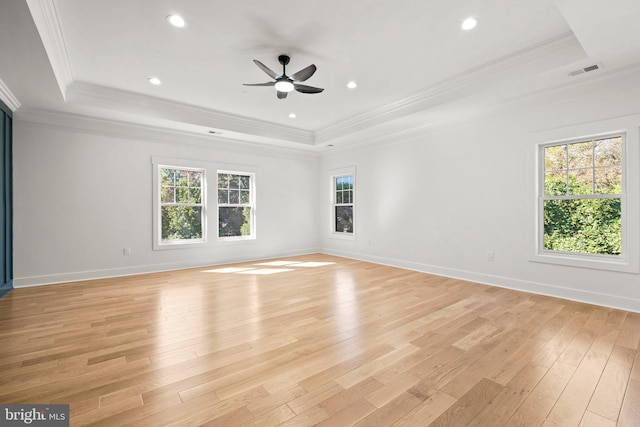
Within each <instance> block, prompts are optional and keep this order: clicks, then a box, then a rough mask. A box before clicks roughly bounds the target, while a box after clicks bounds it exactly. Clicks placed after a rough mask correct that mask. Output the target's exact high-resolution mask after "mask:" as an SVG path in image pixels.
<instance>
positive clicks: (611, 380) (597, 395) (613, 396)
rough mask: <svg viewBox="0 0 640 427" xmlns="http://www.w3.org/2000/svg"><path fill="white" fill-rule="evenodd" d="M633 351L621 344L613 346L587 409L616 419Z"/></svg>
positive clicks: (627, 380) (631, 362) (628, 375)
mask: <svg viewBox="0 0 640 427" xmlns="http://www.w3.org/2000/svg"><path fill="white" fill-rule="evenodd" d="M634 356H635V352H634V351H633V350H631V349H630V348H627V347H623V346H616V347H614V350H613V352H612V353H611V356H610V357H609V360H608V362H607V365H606V367H605V368H604V371H603V372H602V376H601V377H600V381H599V382H598V385H597V387H596V389H595V392H594V393H593V397H592V398H591V402H589V406H588V408H587V409H588V410H589V412H592V413H594V414H598V415H601V416H603V417H605V418H608V419H610V420H612V421H617V420H618V415H619V413H620V408H621V407H622V400H623V399H624V394H625V392H626V390H627V383H628V382H629V378H630V375H631V367H632V365H633V358H634Z"/></svg>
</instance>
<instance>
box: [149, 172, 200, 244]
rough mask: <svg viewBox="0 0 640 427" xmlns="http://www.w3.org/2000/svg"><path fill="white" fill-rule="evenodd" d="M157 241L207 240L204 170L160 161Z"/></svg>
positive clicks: (179, 242) (193, 241) (183, 242)
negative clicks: (163, 163) (166, 164)
mask: <svg viewBox="0 0 640 427" xmlns="http://www.w3.org/2000/svg"><path fill="white" fill-rule="evenodd" d="M157 173H158V181H159V186H158V191H159V193H160V194H159V201H160V203H159V212H158V215H159V219H160V221H158V227H159V242H158V245H159V246H162V245H172V244H185V243H204V242H205V241H206V231H205V230H206V220H205V218H206V203H205V199H206V192H205V170H204V169H197V168H187V167H177V166H163V165H159V166H158V168H157Z"/></svg>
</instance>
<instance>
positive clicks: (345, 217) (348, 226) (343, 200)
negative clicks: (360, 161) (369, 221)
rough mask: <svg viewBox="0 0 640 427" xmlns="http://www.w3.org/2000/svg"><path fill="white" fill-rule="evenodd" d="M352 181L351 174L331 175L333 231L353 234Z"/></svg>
mask: <svg viewBox="0 0 640 427" xmlns="http://www.w3.org/2000/svg"><path fill="white" fill-rule="evenodd" d="M354 183H355V181H354V176H353V174H349V175H341V176H333V177H332V187H333V221H332V222H333V232H334V233H343V234H345V235H352V234H353V213H354V192H355V187H354Z"/></svg>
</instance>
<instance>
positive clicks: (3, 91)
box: [0, 79, 20, 112]
mask: <svg viewBox="0 0 640 427" xmlns="http://www.w3.org/2000/svg"><path fill="white" fill-rule="evenodd" d="M0 100H2V102H4V103H5V104H7V107H9V108H10V109H11V111H13V112H15V111H16V110H17V109H18V108H20V101H18V98H16V97H15V95H14V94H13V93H12V92H11V90H10V89H9V87H8V86H7V85H5V84H4V82H3V81H2V79H0Z"/></svg>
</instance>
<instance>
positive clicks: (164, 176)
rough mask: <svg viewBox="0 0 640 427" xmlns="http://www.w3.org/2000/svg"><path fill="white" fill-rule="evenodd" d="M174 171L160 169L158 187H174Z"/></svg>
mask: <svg viewBox="0 0 640 427" xmlns="http://www.w3.org/2000/svg"><path fill="white" fill-rule="evenodd" d="M174 172H175V171H174V170H173V169H165V168H161V169H160V185H174V184H175V180H174V175H175V174H174Z"/></svg>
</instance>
